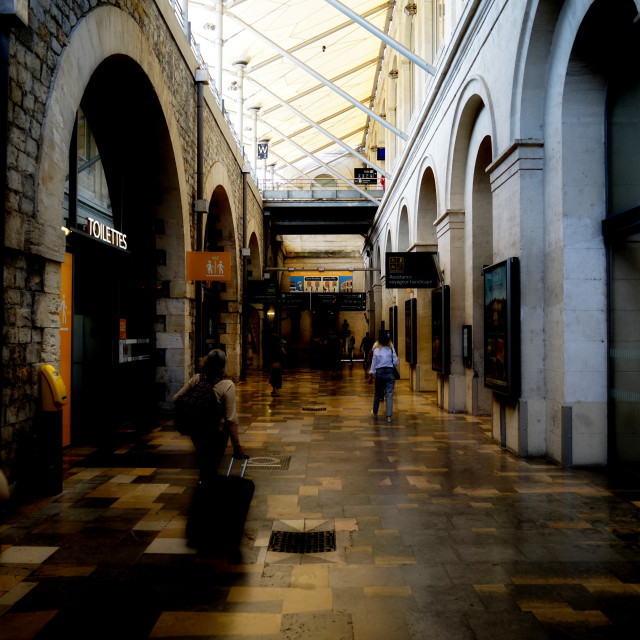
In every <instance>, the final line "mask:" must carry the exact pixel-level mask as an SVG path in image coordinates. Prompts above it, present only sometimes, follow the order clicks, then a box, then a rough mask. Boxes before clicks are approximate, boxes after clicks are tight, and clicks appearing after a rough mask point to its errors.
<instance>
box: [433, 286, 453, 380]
mask: <svg viewBox="0 0 640 640" xmlns="http://www.w3.org/2000/svg"><path fill="white" fill-rule="evenodd" d="M449 298H450V294H449V285H447V284H445V285H443V286H442V287H438V288H437V289H433V290H432V291H431V368H432V369H433V371H437V372H438V373H442V374H443V375H445V376H448V375H449V373H450V372H451V355H450V344H451V326H450V325H451V320H450V314H449Z"/></svg>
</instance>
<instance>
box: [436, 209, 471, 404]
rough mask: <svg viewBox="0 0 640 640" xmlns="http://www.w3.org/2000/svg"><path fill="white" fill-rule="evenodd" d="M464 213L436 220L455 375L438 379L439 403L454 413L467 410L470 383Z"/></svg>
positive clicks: (453, 211)
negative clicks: (464, 336) (465, 354)
mask: <svg viewBox="0 0 640 640" xmlns="http://www.w3.org/2000/svg"><path fill="white" fill-rule="evenodd" d="M464 223H465V215H464V211H457V210H449V211H446V212H445V213H444V214H443V215H442V216H440V218H438V220H436V233H437V237H438V248H439V250H440V268H441V269H442V271H443V273H444V280H445V283H446V284H449V285H450V287H451V290H450V295H451V297H450V318H451V323H450V334H451V340H450V346H449V353H450V356H451V360H450V362H451V369H450V370H451V373H450V375H449V376H440V375H439V376H438V378H439V384H438V387H439V389H440V391H441V393H440V394H439V398H438V402H439V403H441V405H442V408H443V409H446V410H447V411H449V412H451V413H455V412H458V411H464V410H465V404H466V381H465V373H464V366H463V364H462V344H461V341H460V340H459V339H458V337H459V336H460V335H461V332H462V325H463V324H464V292H465V287H464V280H465V273H464V263H465V256H464Z"/></svg>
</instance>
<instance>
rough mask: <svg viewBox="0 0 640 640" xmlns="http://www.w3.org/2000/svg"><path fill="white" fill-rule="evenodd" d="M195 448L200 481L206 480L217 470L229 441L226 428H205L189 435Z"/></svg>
mask: <svg viewBox="0 0 640 640" xmlns="http://www.w3.org/2000/svg"><path fill="white" fill-rule="evenodd" d="M191 440H192V441H193V446H194V447H195V448H196V459H197V461H198V468H199V469H200V481H201V482H206V481H207V480H209V479H210V478H211V477H212V476H215V475H216V474H217V472H218V467H219V466H220V463H221V462H222V458H223V457H224V452H225V450H226V448H227V442H228V441H229V432H228V431H227V430H226V429H222V430H217V429H207V430H202V431H201V432H199V433H195V434H193V435H192V436H191Z"/></svg>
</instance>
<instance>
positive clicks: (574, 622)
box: [0, 364, 640, 640]
mask: <svg viewBox="0 0 640 640" xmlns="http://www.w3.org/2000/svg"><path fill="white" fill-rule="evenodd" d="M371 392H372V388H371V386H369V385H367V384H366V382H365V379H364V375H363V371H362V368H361V367H360V366H359V365H358V364H356V365H355V366H354V368H353V370H352V369H350V368H349V367H348V366H345V369H344V370H343V372H342V374H341V376H340V377H339V379H337V380H331V378H330V377H329V376H328V375H326V374H325V373H323V372H311V371H295V372H292V371H289V372H286V374H285V382H284V388H283V390H282V396H281V397H278V398H272V397H271V396H270V388H269V387H268V385H267V383H266V376H264V375H262V374H253V375H252V376H250V379H249V380H248V381H247V382H246V383H241V384H239V385H238V405H239V413H240V420H241V426H242V428H241V431H242V440H243V443H244V445H245V448H246V449H247V450H248V453H250V454H251V455H252V459H251V460H250V464H249V468H248V475H249V476H250V477H251V478H252V479H253V480H254V482H255V485H256V491H255V495H254V499H253V502H252V505H251V508H250V510H249V516H248V520H247V523H246V528H245V535H244V539H243V545H242V554H241V558H240V559H239V561H236V562H235V563H230V562H228V561H227V560H225V559H221V558H215V557H211V556H204V555H201V554H198V553H196V552H194V550H192V549H190V548H189V547H187V546H186V543H185V540H184V537H183V535H184V527H185V519H186V513H187V510H188V507H189V504H190V500H191V495H192V491H193V488H194V485H195V482H196V478H197V472H196V469H195V468H194V467H195V465H194V457H193V451H192V447H191V444H190V441H189V440H188V438H185V437H183V436H180V435H179V434H177V433H176V432H175V431H174V430H173V429H172V426H171V423H170V421H169V420H165V421H163V422H162V423H161V424H159V425H158V427H157V429H156V430H155V431H153V432H152V433H151V434H148V435H147V436H144V437H142V438H141V439H139V440H138V441H135V442H133V441H123V442H122V443H121V444H120V445H118V446H117V447H114V448H110V449H101V450H92V449H88V448H87V449H81V448H75V449H71V450H69V451H67V452H66V454H65V464H66V468H67V472H66V477H65V481H64V491H63V493H62V494H61V495H59V496H55V497H52V498H45V499H41V500H38V501H34V502H31V503H29V504H27V505H25V506H24V507H23V508H20V509H19V510H18V511H17V512H13V513H10V514H8V515H7V517H5V519H4V522H2V523H1V524H0V544H1V546H0V640H7V639H9V638H11V639H15V640H25V639H27V638H53V637H56V638H57V637H60V638H83V639H88V638H89V639H92V640H93V639H96V638H109V639H113V638H118V639H122V638H215V639H216V640H223V639H225V638H228V639H231V638H239V637H242V638H244V639H245V640H250V639H258V638H264V639H268V638H274V639H275V638H281V639H286V640H291V639H301V640H302V639H304V640H405V639H407V640H409V639H410V640H424V639H430V638H437V639H438V640H442V639H448V638H452V639H455V640H465V639H471V638H479V639H486V638H487V639H488V638H490V639H491V640H501V639H508V640H514V639H518V640H520V639H530V638H637V637H638V619H639V618H638V612H639V611H640V545H639V541H640V502H639V501H638V500H640V484H639V485H638V486H636V487H635V488H634V486H633V485H630V486H626V487H617V488H615V487H613V486H612V484H611V479H610V478H607V476H605V475H603V474H600V473H595V472H587V471H576V470H563V469H561V468H559V467H557V466H554V465H551V464H547V463H545V462H544V461H540V460H520V459H518V458H516V457H514V456H513V455H511V454H509V453H507V452H504V451H502V450H501V449H500V448H499V447H498V446H497V445H496V444H495V443H493V442H492V441H491V440H490V438H489V436H488V428H489V425H488V421H487V419H486V418H485V419H477V418H474V417H471V416H467V415H460V414H457V415H447V414H444V413H442V412H441V411H439V410H437V408H436V407H435V404H434V398H433V396H432V395H430V394H415V393H413V392H410V391H409V390H408V387H407V382H406V381H405V380H403V381H400V382H399V383H398V385H397V387H396V392H395V396H394V401H395V413H394V416H393V422H392V423H391V424H387V423H386V422H382V421H380V422H378V423H376V422H374V421H373V420H372V418H371V416H370V415H369V413H370V405H371ZM635 489H638V490H639V491H636V490H635ZM220 526H224V514H220ZM274 530H275V531H332V530H333V531H335V539H336V549H335V551H324V552H321V553H308V554H296V553H286V552H277V551H271V550H269V548H268V545H269V538H270V535H271V532H272V531H274Z"/></svg>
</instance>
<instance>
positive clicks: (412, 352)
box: [404, 298, 418, 364]
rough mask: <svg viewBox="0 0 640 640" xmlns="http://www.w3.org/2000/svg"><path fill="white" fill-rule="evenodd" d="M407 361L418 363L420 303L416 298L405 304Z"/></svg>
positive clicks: (406, 301)
mask: <svg viewBox="0 0 640 640" xmlns="http://www.w3.org/2000/svg"><path fill="white" fill-rule="evenodd" d="M404 345H405V360H406V361H407V362H408V363H409V364H417V362H418V301H417V299H416V298H410V299H409V300H405V303H404Z"/></svg>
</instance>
